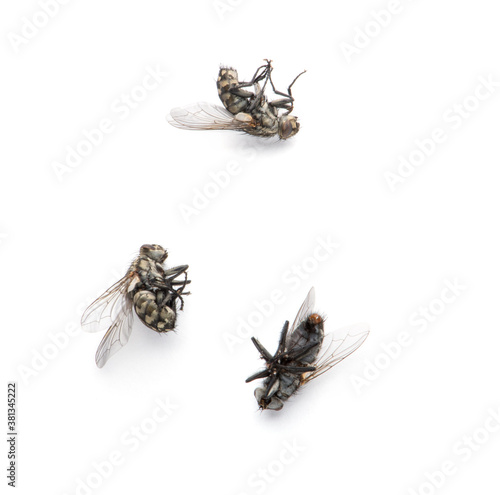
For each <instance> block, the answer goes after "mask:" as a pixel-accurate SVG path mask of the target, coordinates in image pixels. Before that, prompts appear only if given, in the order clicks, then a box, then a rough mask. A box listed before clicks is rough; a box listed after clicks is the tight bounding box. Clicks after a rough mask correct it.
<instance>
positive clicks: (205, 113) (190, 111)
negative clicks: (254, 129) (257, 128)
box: [167, 103, 253, 131]
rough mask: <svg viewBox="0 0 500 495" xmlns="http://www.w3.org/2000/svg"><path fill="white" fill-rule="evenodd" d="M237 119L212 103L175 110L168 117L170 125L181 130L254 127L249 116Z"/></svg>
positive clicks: (197, 104)
mask: <svg viewBox="0 0 500 495" xmlns="http://www.w3.org/2000/svg"><path fill="white" fill-rule="evenodd" d="M239 115H241V118H236V117H235V116H234V115H233V114H232V113H230V112H228V111H227V110H226V109H225V108H224V107H221V106H219V105H212V104H211V103H195V104H194V105H190V106H187V107H183V108H174V109H173V110H172V111H171V112H170V115H167V120H168V122H169V124H171V125H173V126H174V127H177V128H179V129H190V130H195V131H204V130H233V131H242V130H244V129H245V128H247V127H249V126H250V127H251V126H252V122H253V119H251V117H250V116H249V115H248V119H247V118H244V116H247V114H239Z"/></svg>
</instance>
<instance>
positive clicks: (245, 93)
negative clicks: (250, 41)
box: [229, 59, 272, 98]
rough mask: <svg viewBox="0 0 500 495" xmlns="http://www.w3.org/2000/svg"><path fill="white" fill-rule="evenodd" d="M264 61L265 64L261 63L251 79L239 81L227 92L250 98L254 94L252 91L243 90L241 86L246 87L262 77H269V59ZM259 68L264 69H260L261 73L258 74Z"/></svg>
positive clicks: (270, 68)
mask: <svg viewBox="0 0 500 495" xmlns="http://www.w3.org/2000/svg"><path fill="white" fill-rule="evenodd" d="M266 62H267V64H266V65H261V66H260V67H259V68H258V69H257V70H256V71H255V74H254V75H253V77H252V79H251V80H250V81H249V82H241V83H239V84H238V85H237V86H235V87H234V88H232V89H230V90H229V92H230V93H232V94H233V95H236V96H240V97H241V98H251V97H252V96H254V94H253V93H252V92H250V91H245V90H243V89H241V88H248V87H250V86H253V85H255V84H257V83H259V82H260V81H262V79H264V78H266V79H267V78H268V77H269V73H270V72H271V70H272V67H271V60H267V59H266ZM261 69H264V70H263V71H262V73H261V74H259V72H260V70H261ZM266 82H267V80H266ZM264 85H265V84H264Z"/></svg>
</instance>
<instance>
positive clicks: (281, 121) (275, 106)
mask: <svg viewBox="0 0 500 495" xmlns="http://www.w3.org/2000/svg"><path fill="white" fill-rule="evenodd" d="M272 70H273V67H272V66H271V61H270V60H266V64H265V65H261V66H260V67H259V68H258V69H257V70H256V71H255V74H254V75H253V77H252V79H251V80H250V81H249V82H241V81H239V79H238V72H237V71H236V69H233V68H230V67H221V69H220V70H219V77H218V78H217V91H218V93H219V98H220V100H221V101H222V103H223V105H224V108H223V107H221V106H218V105H212V104H211V103H197V104H194V105H191V106H188V107H184V108H174V109H173V110H172V111H171V112H170V115H169V116H167V119H168V121H169V123H170V124H172V125H173V126H174V127H178V128H180V129H191V130H233V131H243V132H246V133H248V134H252V135H254V136H261V137H271V136H275V135H276V134H277V135H278V136H279V137H280V139H288V138H289V137H292V136H295V134H297V132H299V128H300V124H299V123H298V121H297V117H294V116H293V115H290V113H291V112H292V110H293V102H294V98H293V96H292V86H293V84H294V83H295V81H296V80H297V79H298V77H299V76H300V75H302V74H303V73H304V72H305V71H304V72H301V73H300V74H299V75H298V76H297V77H296V78H295V79H294V80H293V81H292V83H291V84H290V86H288V90H287V92H286V93H285V92H282V91H278V90H277V89H276V88H275V86H274V83H273V80H272V78H271V72H272ZM267 83H269V84H270V85H271V87H272V89H273V91H274V93H275V94H276V95H278V96H279V97H280V98H279V99H276V100H272V101H268V99H267V97H266V95H265V93H264V92H265V89H266V85H267ZM261 84H262V85H261ZM252 86H253V91H252V90H251V89H252Z"/></svg>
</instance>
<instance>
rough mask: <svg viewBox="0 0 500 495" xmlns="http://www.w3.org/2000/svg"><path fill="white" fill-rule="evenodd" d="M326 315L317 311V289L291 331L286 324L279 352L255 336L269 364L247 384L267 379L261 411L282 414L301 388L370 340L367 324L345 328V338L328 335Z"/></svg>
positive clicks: (260, 393) (259, 390)
mask: <svg viewBox="0 0 500 495" xmlns="http://www.w3.org/2000/svg"><path fill="white" fill-rule="evenodd" d="M324 322H325V319H324V317H323V316H321V315H319V314H318V313H316V312H314V288H311V290H310V291H309V293H308V294H307V297H306V299H305V300H304V302H303V303H302V306H301V307H300V309H299V312H298V313H297V316H296V317H295V321H294V322H293V325H292V328H291V329H290V331H289V322H288V321H286V322H285V325H284V326H283V329H282V331H281V335H280V340H279V344H278V349H277V350H276V352H275V353H274V355H273V354H271V353H270V352H269V351H268V350H267V349H266V348H265V347H264V346H263V345H262V344H261V343H260V342H259V341H258V340H257V339H256V338H255V337H252V342H253V343H254V345H255V347H256V348H257V350H258V351H259V353H260V355H261V358H262V359H264V361H265V362H266V367H265V369H264V370H262V371H259V372H257V373H255V374H254V375H252V376H250V377H249V378H247V380H246V381H247V383H248V382H251V381H253V380H257V379H259V378H264V383H263V385H262V387H258V388H257V389H255V398H256V399H257V403H258V405H259V407H260V409H271V410H273V411H279V410H280V409H281V408H282V407H283V403H284V402H285V401H286V400H288V399H289V398H290V397H291V396H292V395H293V394H295V393H296V392H297V391H298V389H299V388H300V387H301V386H303V385H305V384H306V383H308V382H310V381H311V380H313V379H314V378H317V377H318V376H320V375H322V374H323V373H325V372H326V371H328V370H329V369H331V368H332V367H333V366H335V365H336V364H338V363H340V361H342V360H343V359H345V358H346V357H347V356H349V355H350V354H351V353H353V352H354V351H355V350H356V349H357V348H358V347H359V346H360V345H361V344H362V343H363V342H364V341H365V340H366V338H367V337H368V333H369V330H368V327H367V325H364V324H358V325H354V326H352V327H349V328H345V329H343V330H342V331H341V332H342V333H343V335H344V336H343V337H340V338H336V337H335V336H334V335H333V334H328V335H327V336H326V337H325V334H324Z"/></svg>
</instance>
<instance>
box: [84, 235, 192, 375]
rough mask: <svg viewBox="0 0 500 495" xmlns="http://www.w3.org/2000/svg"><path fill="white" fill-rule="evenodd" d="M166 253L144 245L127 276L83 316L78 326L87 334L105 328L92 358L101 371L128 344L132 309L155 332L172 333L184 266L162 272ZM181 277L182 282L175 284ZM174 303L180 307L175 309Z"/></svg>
mask: <svg viewBox="0 0 500 495" xmlns="http://www.w3.org/2000/svg"><path fill="white" fill-rule="evenodd" d="M167 256H168V253H167V251H166V250H165V249H163V248H162V247H161V246H158V244H144V245H143V246H142V247H141V250H140V254H139V256H138V257H137V258H136V259H135V260H134V261H133V262H132V264H131V265H130V268H129V269H128V271H127V274H126V275H125V276H124V277H123V278H122V279H121V280H119V281H118V282H116V284H114V285H113V286H112V287H110V288H109V289H108V290H107V291H106V292H105V293H104V294H103V295H102V296H100V297H99V298H97V299H96V300H95V301H94V302H93V303H92V304H91V305H90V306H89V307H88V308H87V309H86V310H85V312H84V313H83V316H82V326H83V327H84V329H85V330H86V331H88V332H96V331H98V330H102V329H104V328H106V327H108V330H107V332H106V335H104V338H103V339H102V341H101V343H100V344H99V347H98V348H97V352H96V355H95V362H96V364H97V366H98V367H99V368H102V367H103V366H104V365H105V364H106V362H107V361H108V359H109V358H110V357H111V356H112V355H113V354H115V353H116V352H117V351H119V350H120V349H121V348H122V347H123V346H124V345H125V344H126V343H127V341H128V339H129V337H130V333H131V331H132V323H133V314H132V308H134V309H135V312H136V314H137V316H138V317H139V319H140V320H141V321H142V322H143V323H144V325H146V326H147V327H149V328H151V329H152V330H154V331H155V332H159V333H164V332H168V331H170V330H172V329H173V328H174V326H175V320H176V318H177V310H178V309H180V310H182V309H183V306H184V301H183V299H182V296H183V295H187V294H189V292H184V289H185V287H186V285H187V284H189V283H191V281H190V280H187V269H188V268H189V266H188V265H180V266H176V267H175V268H168V269H167V268H165V267H164V266H163V262H164V261H165V260H166V259H167ZM181 275H184V278H183V279H182V280H176V279H177V278H178V277H180V276H181ZM177 300H179V301H180V307H179V308H177Z"/></svg>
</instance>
